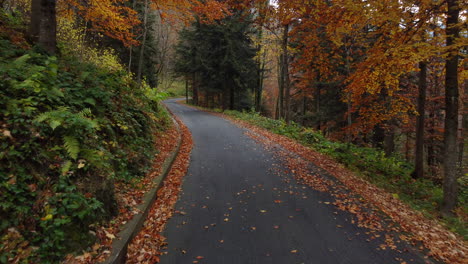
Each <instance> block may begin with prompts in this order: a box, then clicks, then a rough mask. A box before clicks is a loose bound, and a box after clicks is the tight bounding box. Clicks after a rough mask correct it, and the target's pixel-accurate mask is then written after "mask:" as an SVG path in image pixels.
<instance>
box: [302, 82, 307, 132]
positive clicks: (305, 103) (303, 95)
mask: <svg viewBox="0 0 468 264" xmlns="http://www.w3.org/2000/svg"><path fill="white" fill-rule="evenodd" d="M301 93H302V120H301V121H302V122H301V124H302V125H303V126H304V125H305V121H306V113H307V96H306V92H305V91H304V90H302V91H301Z"/></svg>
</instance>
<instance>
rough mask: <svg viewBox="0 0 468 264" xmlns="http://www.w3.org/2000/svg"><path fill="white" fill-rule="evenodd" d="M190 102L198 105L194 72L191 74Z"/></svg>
mask: <svg viewBox="0 0 468 264" xmlns="http://www.w3.org/2000/svg"><path fill="white" fill-rule="evenodd" d="M192 103H193V104H194V105H198V83H197V74H196V73H193V75H192Z"/></svg>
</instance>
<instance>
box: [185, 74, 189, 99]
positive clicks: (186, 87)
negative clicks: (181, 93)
mask: <svg viewBox="0 0 468 264" xmlns="http://www.w3.org/2000/svg"><path fill="white" fill-rule="evenodd" d="M188 90H189V82H188V77H187V76H185V102H186V103H187V104H188Z"/></svg>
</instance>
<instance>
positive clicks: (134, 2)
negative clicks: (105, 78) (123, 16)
mask: <svg viewBox="0 0 468 264" xmlns="http://www.w3.org/2000/svg"><path fill="white" fill-rule="evenodd" d="M132 7H133V10H135V7H136V0H133V1H132ZM132 33H133V29H132ZM128 53H129V54H128V72H131V71H132V59H133V46H130V48H129V52H128Z"/></svg>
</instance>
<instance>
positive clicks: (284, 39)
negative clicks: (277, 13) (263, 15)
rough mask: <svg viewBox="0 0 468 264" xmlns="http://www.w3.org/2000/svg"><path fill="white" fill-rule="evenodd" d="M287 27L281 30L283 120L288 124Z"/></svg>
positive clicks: (289, 108)
mask: <svg viewBox="0 0 468 264" xmlns="http://www.w3.org/2000/svg"><path fill="white" fill-rule="evenodd" d="M288 34H289V25H285V26H284V29H283V46H282V49H283V76H284V77H283V78H284V79H283V80H284V119H285V121H286V123H288V124H289V122H290V117H291V113H290V112H291V103H290V100H291V91H290V90H291V84H290V80H289V54H288Z"/></svg>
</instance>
